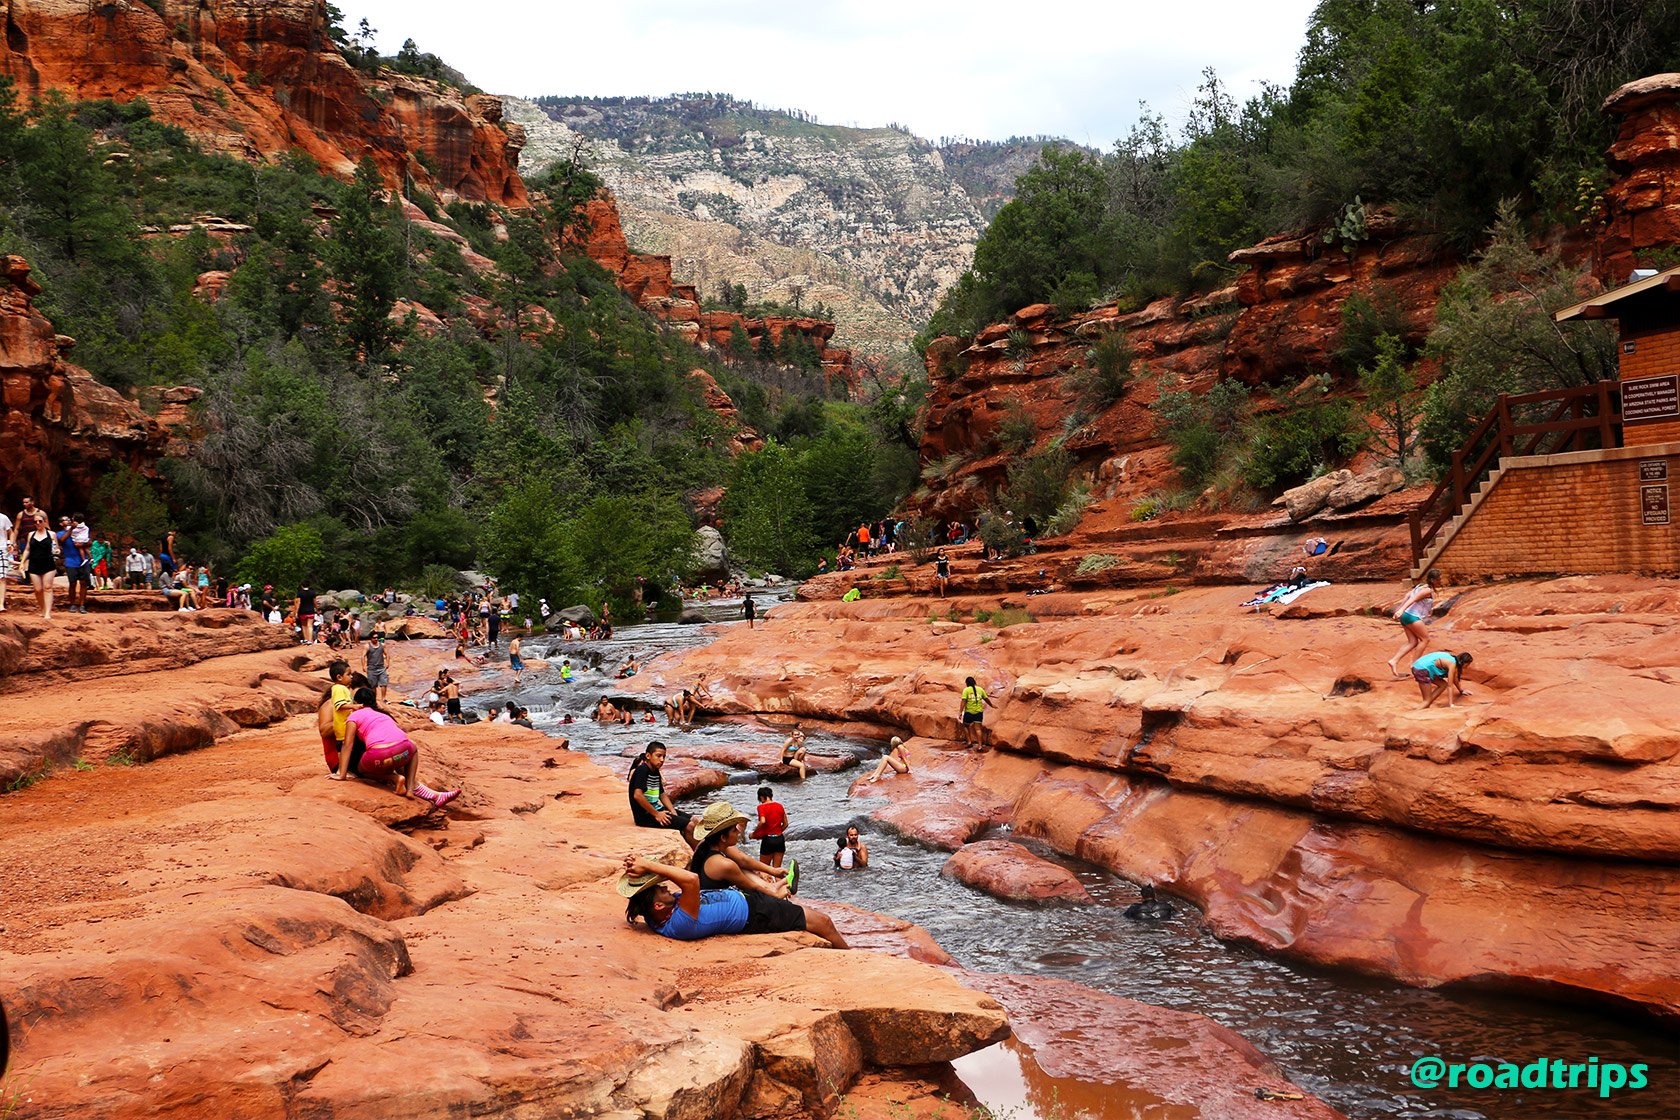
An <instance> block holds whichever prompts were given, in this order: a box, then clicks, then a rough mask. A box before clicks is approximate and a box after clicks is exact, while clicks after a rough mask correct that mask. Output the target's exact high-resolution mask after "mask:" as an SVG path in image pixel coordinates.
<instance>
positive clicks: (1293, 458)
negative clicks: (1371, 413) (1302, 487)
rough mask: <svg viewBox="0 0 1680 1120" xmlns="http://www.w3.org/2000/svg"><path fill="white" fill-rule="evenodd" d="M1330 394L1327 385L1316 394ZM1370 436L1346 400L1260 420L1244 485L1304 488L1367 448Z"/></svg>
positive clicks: (1244, 471) (1304, 405)
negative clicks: (1309, 482)
mask: <svg viewBox="0 0 1680 1120" xmlns="http://www.w3.org/2000/svg"><path fill="white" fill-rule="evenodd" d="M1327 388H1328V385H1327V384H1321V385H1319V386H1318V388H1317V389H1316V390H1309V392H1312V391H1316V392H1319V393H1322V392H1323V391H1325V389H1327ZM1366 434H1367V433H1366V430H1365V428H1364V425H1363V424H1362V423H1361V421H1360V418H1359V414H1358V413H1357V412H1356V411H1355V410H1354V408H1353V406H1352V405H1351V404H1349V403H1348V402H1347V401H1345V400H1327V399H1316V400H1309V401H1306V402H1304V403H1298V404H1292V405H1290V406H1287V407H1285V408H1283V409H1281V410H1280V411H1277V412H1273V413H1268V414H1266V415H1263V416H1257V417H1256V418H1255V419H1254V422H1253V424H1252V425H1251V430H1250V434H1249V442H1248V449H1247V458H1246V460H1245V462H1244V464H1243V468H1242V477H1243V481H1244V482H1246V483H1248V485H1250V486H1252V487H1254V488H1255V489H1256V490H1282V489H1287V488H1288V487H1290V486H1296V485H1299V484H1300V483H1302V482H1305V481H1306V480H1307V479H1309V478H1312V477H1313V476H1315V475H1318V474H1322V473H1323V472H1324V471H1325V470H1327V469H1329V468H1330V467H1331V466H1332V465H1334V464H1336V463H1340V462H1342V461H1343V460H1345V459H1347V458H1348V456H1350V455H1352V454H1354V453H1355V452H1356V451H1358V450H1359V449H1360V447H1362V446H1363V445H1364V442H1365V438H1366Z"/></svg>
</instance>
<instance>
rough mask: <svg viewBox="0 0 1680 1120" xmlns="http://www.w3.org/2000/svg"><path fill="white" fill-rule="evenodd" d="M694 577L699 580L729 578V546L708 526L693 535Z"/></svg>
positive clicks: (702, 527)
mask: <svg viewBox="0 0 1680 1120" xmlns="http://www.w3.org/2000/svg"><path fill="white" fill-rule="evenodd" d="M694 575H695V578H696V579H701V580H707V581H710V580H719V579H728V578H729V546H728V545H727V544H725V543H724V540H723V534H722V533H720V532H718V531H717V530H716V529H715V528H713V527H712V526H710V525H702V526H700V528H699V529H697V530H696V531H695V533H694Z"/></svg>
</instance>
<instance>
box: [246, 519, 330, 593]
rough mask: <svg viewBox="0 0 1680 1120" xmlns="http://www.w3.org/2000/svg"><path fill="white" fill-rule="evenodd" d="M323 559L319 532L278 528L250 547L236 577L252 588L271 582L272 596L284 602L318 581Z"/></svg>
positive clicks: (298, 527)
mask: <svg viewBox="0 0 1680 1120" xmlns="http://www.w3.org/2000/svg"><path fill="white" fill-rule="evenodd" d="M326 558H327V551H326V545H325V543H324V541H323V539H322V537H321V532H320V530H319V529H317V528H316V527H315V526H313V525H282V526H281V527H280V528H278V529H276V530H274V532H273V533H271V534H269V535H268V536H267V537H265V538H263V539H262V540H260V541H258V542H257V543H256V544H254V545H252V546H251V550H250V551H249V552H247V553H246V554H245V559H244V560H241V561H240V562H239V567H238V569H237V578H238V579H239V580H240V581H241V582H242V583H249V584H250V585H251V586H253V587H261V586H263V585H264V584H265V583H272V584H273V585H274V590H275V593H276V594H278V595H279V596H280V597H281V598H282V599H286V598H290V597H291V596H293V595H295V594H296V593H297V589H298V586H299V585H300V584H303V583H306V582H308V581H310V580H312V579H319V578H320V569H321V567H322V564H323V562H324V561H325V560H326Z"/></svg>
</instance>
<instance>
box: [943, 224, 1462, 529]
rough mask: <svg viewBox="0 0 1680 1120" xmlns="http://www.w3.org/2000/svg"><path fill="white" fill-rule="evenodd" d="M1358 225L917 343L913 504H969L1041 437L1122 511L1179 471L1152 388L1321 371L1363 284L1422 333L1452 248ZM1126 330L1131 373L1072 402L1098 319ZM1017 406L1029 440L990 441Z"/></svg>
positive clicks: (1396, 227) (1108, 328) (1120, 516)
mask: <svg viewBox="0 0 1680 1120" xmlns="http://www.w3.org/2000/svg"><path fill="white" fill-rule="evenodd" d="M1369 234H1370V236H1369V239H1368V240H1367V241H1365V242H1363V243H1361V244H1359V245H1358V246H1357V247H1353V248H1351V249H1343V248H1340V247H1335V246H1331V245H1326V244H1325V243H1324V242H1323V240H1322V238H1320V237H1319V236H1318V235H1317V234H1316V233H1298V234H1290V235H1280V236H1277V237H1272V238H1268V239H1266V240H1265V241H1262V242H1260V243H1259V244H1258V245H1255V246H1254V247H1252V248H1248V249H1243V250H1240V251H1239V252H1237V253H1234V254H1232V257H1231V260H1232V263H1233V264H1236V265H1239V266H1242V271H1241V273H1240V275H1238V277H1237V279H1236V281H1235V282H1234V283H1232V284H1231V285H1230V286H1228V287H1225V288H1222V289H1220V290H1218V291H1215V292H1212V293H1209V294H1207V295H1196V296H1190V297H1172V296H1168V297H1163V298H1161V299H1158V300H1155V301H1154V302H1152V303H1150V304H1149V305H1147V306H1145V307H1143V308H1140V309H1138V310H1135V311H1122V310H1120V308H1119V307H1118V306H1117V305H1114V304H1109V305H1105V306H1101V307H1097V308H1095V309H1093V310H1091V311H1087V312H1083V313H1080V314H1076V315H1060V314H1058V313H1057V312H1056V310H1055V309H1054V308H1052V307H1050V306H1049V305H1047V304H1034V305H1032V306H1030V307H1026V308H1022V309H1021V310H1020V311H1018V312H1016V313H1015V314H1014V315H1012V316H1010V317H1009V319H1008V320H1006V321H1005V322H1002V323H996V324H993V325H991V326H989V327H987V328H985V329H984V330H982V331H980V332H979V333H978V334H977V335H975V336H974V337H973V338H941V339H937V340H935V341H934V342H933V344H932V345H930V346H929V348H928V351H927V368H928V377H929V380H930V384H931V388H932V392H931V395H930V398H929V401H928V408H927V414H926V435H925V438H924V440H923V443H922V470H923V480H922V488H921V489H919V490H917V492H916V493H915V494H914V495H912V498H911V504H912V506H913V507H914V508H915V509H916V510H918V511H919V512H922V513H926V514H929V515H931V516H934V517H937V518H940V519H942V520H948V519H951V518H960V519H963V520H972V518H973V515H974V513H975V512H976V510H978V509H979V508H980V507H981V506H982V505H984V504H985V501H986V500H987V497H988V496H989V494H990V493H991V492H992V491H993V490H995V489H996V488H997V487H998V486H1000V485H1002V483H1003V482H1004V479H1005V473H1006V471H1007V468H1008V466H1009V463H1010V462H1011V460H1012V459H1014V458H1015V457H1017V455H1018V454H1030V453H1031V452H1032V451H1034V450H1042V449H1044V448H1045V447H1047V446H1049V445H1050V444H1051V443H1052V442H1059V445H1060V446H1061V447H1063V448H1064V449H1065V450H1067V451H1068V452H1069V453H1070V454H1072V455H1073V456H1074V458H1075V460H1076V461H1077V463H1078V464H1079V466H1080V468H1081V469H1082V470H1083V472H1084V473H1085V474H1086V475H1087V476H1088V477H1089V478H1090V479H1091V481H1092V482H1093V483H1095V484H1096V487H1095V489H1096V493H1097V495H1098V496H1099V497H1100V498H1102V499H1105V500H1106V501H1107V503H1108V504H1107V505H1106V506H1103V507H1099V508H1098V509H1096V510H1094V511H1093V513H1094V514H1102V513H1104V512H1105V510H1106V512H1107V513H1109V515H1110V516H1109V517H1108V518H1107V519H1106V521H1105V522H1104V523H1105V524H1107V523H1109V522H1112V523H1114V524H1116V525H1118V524H1123V523H1124V522H1125V521H1126V520H1127V518H1128V517H1129V515H1130V513H1131V511H1132V509H1133V508H1134V507H1135V506H1136V505H1137V503H1139V502H1140V501H1142V500H1144V499H1145V498H1148V497H1151V496H1159V495H1161V494H1163V493H1165V492H1167V491H1170V490H1172V489H1175V488H1176V486H1177V474H1176V471H1175V470H1174V468H1173V467H1172V464H1171V462H1170V460H1169V453H1170V448H1169V447H1168V445H1167V444H1166V442H1165V441H1164V439H1163V438H1162V437H1161V435H1160V433H1159V431H1158V429H1157V423H1156V419H1155V415H1154V413H1153V412H1152V411H1151V406H1153V405H1154V404H1155V402H1156V401H1158V400H1159V399H1160V396H1161V394H1162V393H1163V392H1166V391H1172V390H1184V391H1189V392H1192V393H1205V392H1206V391H1207V390H1208V389H1210V388H1211V387H1212V386H1213V385H1214V383H1215V382H1217V381H1219V380H1221V379H1223V378H1234V379H1236V380H1238V381H1241V382H1242V383H1243V384H1245V385H1248V386H1251V387H1252V386H1266V387H1272V388H1285V389H1287V388H1292V387H1294V386H1296V385H1298V384H1300V383H1301V382H1303V381H1306V380H1307V379H1309V378H1311V377H1313V376H1315V375H1317V374H1321V373H1326V372H1331V368H1330V367H1331V362H1332V359H1331V355H1332V354H1333V353H1334V352H1335V350H1336V348H1337V346H1338V345H1339V342H1340V338H1341V313H1342V306H1343V304H1345V303H1346V302H1347V300H1348V299H1349V298H1350V297H1352V296H1354V295H1356V294H1358V295H1362V296H1364V297H1366V298H1369V299H1372V300H1373V301H1381V302H1389V301H1392V303H1393V305H1394V306H1396V307H1398V308H1399V309H1400V310H1401V313H1402V316H1403V319H1404V324H1405V335H1406V338H1407V340H1408V341H1409V342H1412V343H1421V342H1422V341H1423V339H1424V338H1425V337H1426V336H1427V335H1428V332H1429V328H1430V326H1431V325H1432V323H1433V321H1434V315H1435V303H1436V300H1437V298H1438V297H1439V293H1440V290H1441V288H1442V286H1443V285H1445V284H1446V283H1447V282H1448V281H1449V280H1451V279H1452V277H1453V276H1454V275H1455V274H1456V272H1457V270H1458V268H1459V267H1460V265H1461V264H1462V260H1461V259H1460V258H1459V257H1458V256H1457V255H1456V254H1454V253H1453V252H1452V251H1451V250H1450V249H1449V248H1447V247H1446V246H1445V245H1443V244H1442V243H1441V242H1440V241H1439V240H1438V239H1437V238H1434V237H1432V236H1430V235H1428V234H1426V233H1421V232H1419V231H1417V230H1415V229H1413V228H1410V227H1408V226H1406V225H1405V224H1404V223H1402V222H1400V221H1398V220H1396V219H1394V218H1392V217H1390V216H1387V215H1383V214H1378V213H1374V214H1373V215H1372V216H1371V219H1370V223H1369ZM1114 331H1124V332H1125V335H1126V338H1127V339H1128V340H1129V342H1130V344H1131V348H1132V351H1133V355H1134V357H1133V361H1132V372H1131V377H1132V381H1131V384H1130V386H1129V387H1128V388H1127V389H1126V391H1125V393H1124V394H1123V395H1122V396H1120V398H1119V399H1118V400H1116V401H1115V402H1114V403H1112V404H1109V405H1108V406H1106V407H1104V408H1101V409H1100V410H1095V411H1093V410H1091V409H1090V408H1088V407H1087V406H1086V405H1085V404H1083V403H1082V401H1081V398H1080V393H1079V389H1078V386H1077V384H1076V377H1077V375H1079V374H1080V373H1081V372H1082V371H1083V370H1086V369H1088V368H1089V366H1090V365H1091V363H1092V361H1093V358H1092V356H1091V353H1090V351H1091V349H1092V348H1093V347H1094V346H1095V345H1096V344H1097V342H1098V341H1099V340H1101V339H1102V338H1103V336H1104V335H1106V334H1109V333H1111V332H1114ZM1017 409H1019V410H1022V411H1024V413H1025V415H1027V416H1028V417H1030V418H1031V420H1032V422H1033V425H1034V427H1035V428H1036V430H1037V436H1036V439H1035V441H1034V445H1033V447H1032V448H1029V449H1026V450H1024V451H1022V452H1015V451H1013V450H1012V449H1009V448H1005V447H1003V446H1001V444H1000V440H999V429H1000V428H1001V426H1002V424H1003V421H1004V420H1005V418H1006V417H1009V416H1010V415H1011V414H1013V413H1014V412H1015V411H1016V410H1017Z"/></svg>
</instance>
